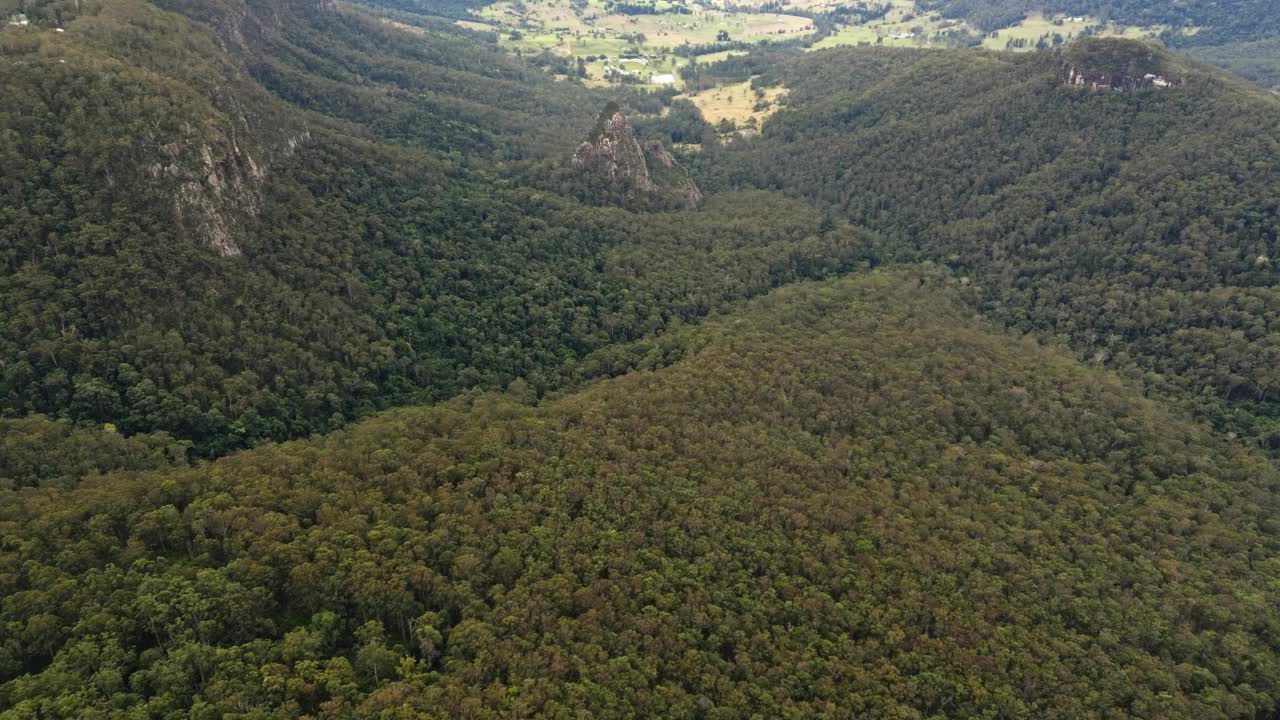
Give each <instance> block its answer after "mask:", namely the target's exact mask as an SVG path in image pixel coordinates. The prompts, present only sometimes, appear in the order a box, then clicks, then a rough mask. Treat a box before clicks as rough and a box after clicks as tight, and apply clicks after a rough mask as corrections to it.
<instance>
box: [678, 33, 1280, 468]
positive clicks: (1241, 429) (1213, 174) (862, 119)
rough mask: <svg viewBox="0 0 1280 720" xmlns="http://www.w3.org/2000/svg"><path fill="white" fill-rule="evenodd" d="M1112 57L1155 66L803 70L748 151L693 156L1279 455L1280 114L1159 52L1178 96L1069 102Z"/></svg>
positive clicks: (946, 56) (974, 59)
mask: <svg viewBox="0 0 1280 720" xmlns="http://www.w3.org/2000/svg"><path fill="white" fill-rule="evenodd" d="M1125 52H1130V53H1132V54H1133V55H1134V58H1135V59H1141V58H1145V57H1147V55H1148V54H1149V53H1151V52H1152V50H1151V48H1149V47H1147V46H1143V45H1139V44H1136V43H1126V42H1122V41H1094V42H1091V43H1084V44H1082V45H1081V46H1080V48H1078V49H1074V50H1069V51H1068V52H1065V53H1036V54H1030V55H1025V56H1015V55H1010V54H997V53H986V52H968V51H966V52H965V53H964V62H959V61H957V58H958V56H957V55H956V54H952V53H921V52H883V51H878V50H875V49H870V48H868V49H850V50H845V51H831V52H824V53H817V54H814V55H812V56H809V57H805V58H800V59H798V60H794V61H792V62H789V63H787V64H785V65H784V66H783V67H782V69H780V70H775V71H774V72H775V74H776V75H777V76H778V77H779V78H780V79H781V80H782V81H783V82H784V83H785V84H786V86H787V87H788V88H789V93H790V94H789V98H790V99H789V102H788V106H787V108H786V109H785V110H783V111H782V112H779V113H778V114H776V115H774V116H773V117H772V118H771V119H770V120H769V122H768V123H766V125H765V126H764V130H763V134H762V137H761V139H760V140H759V141H758V142H756V143H749V144H748V143H744V144H736V145H729V146H725V147H724V148H722V149H721V150H719V151H716V152H712V153H704V154H703V156H702V162H701V164H700V168H701V169H702V171H703V172H702V177H700V180H701V181H702V183H703V187H704V188H709V189H712V190H715V189H723V188H726V187H739V186H744V185H745V186H754V187H761V188H767V189H773V190H781V191H783V192H788V193H795V194H800V195H803V196H805V197H807V198H810V199H812V200H814V201H816V202H818V203H819V204H821V205H824V206H828V207H831V208H834V209H835V210H837V211H839V212H842V213H843V214H845V215H846V216H847V217H848V218H849V219H850V220H851V221H853V222H855V223H857V224H860V225H862V226H865V227H868V228H870V229H872V230H875V231H876V232H878V233H879V235H880V236H881V237H882V238H884V240H885V243H884V245H883V246H882V250H881V251H882V252H883V253H884V254H886V255H894V254H897V255H898V256H899V257H911V258H925V259H931V260H934V261H936V262H941V263H945V264H947V265H949V266H950V267H952V268H953V269H954V270H955V271H956V272H958V273H959V274H961V275H965V276H968V277H970V278H971V279H972V280H973V282H974V283H975V285H976V286H977V287H978V288H979V290H980V297H981V307H982V309H983V310H984V311H986V312H988V313H990V314H991V315H992V316H993V317H995V318H998V319H1000V320H1001V321H1003V322H1006V323H1009V324H1011V325H1012V326H1014V327H1017V328H1019V329H1022V330H1024V331H1028V332H1036V333H1042V334H1046V335H1055V336H1058V337H1060V338H1062V339H1063V340H1064V341H1066V342H1068V343H1069V344H1070V345H1071V346H1072V347H1073V348H1075V349H1076V350H1077V352H1078V353H1079V355H1080V357H1082V358H1086V359H1090V360H1091V361H1098V362H1108V363H1112V364H1114V365H1115V366H1116V367H1123V368H1135V369H1137V370H1139V371H1141V374H1142V377H1143V378H1144V379H1145V381H1146V382H1147V384H1148V385H1149V387H1151V388H1152V389H1154V390H1157V391H1159V392H1162V393H1166V394H1168V395H1169V396H1177V397H1181V398H1184V399H1189V401H1190V402H1192V403H1193V404H1195V405H1196V406H1197V407H1198V409H1199V410H1200V411H1201V412H1202V413H1204V416H1205V417H1209V418H1212V419H1213V421H1214V422H1215V423H1216V424H1217V425H1218V426H1219V427H1221V428H1224V429H1226V430H1228V431H1231V432H1236V433H1238V434H1241V435H1244V436H1248V437H1250V438H1254V439H1258V440H1260V441H1261V442H1263V443H1264V444H1266V445H1267V446H1269V447H1271V448H1273V449H1274V448H1277V447H1280V405H1277V394H1276V393H1277V390H1280V385H1278V384H1277V383H1278V382H1280V376H1277V375H1276V371H1275V368H1277V367H1280V356H1277V353H1278V352H1280V334H1277V331H1276V327H1275V323H1276V321H1277V318H1280V315H1277V311H1276V308H1277V307H1280V295H1278V294H1277V292H1276V287H1277V285H1278V283H1280V275H1278V274H1277V273H1280V269H1278V268H1280V265H1277V261H1276V259H1277V252H1278V251H1280V248H1277V246H1276V237H1277V235H1278V234H1280V220H1278V218H1280V215H1278V214H1277V205H1276V198H1277V197H1280V166H1277V165H1276V164H1275V163H1269V162H1265V161H1260V158H1270V157H1275V156H1276V154H1277V152H1280V147H1277V137H1280V127H1278V125H1280V120H1278V118H1280V114H1277V112H1276V110H1277V109H1278V108H1280V101H1278V100H1277V98H1274V97H1272V96H1271V95H1270V94H1267V93H1263V92H1261V91H1257V90H1255V89H1253V88H1250V87H1248V86H1245V85H1244V84H1243V83H1241V82H1239V81H1237V80H1234V79H1232V78H1230V77H1229V76H1226V75H1225V74H1222V73H1219V72H1216V71H1212V70H1209V69H1207V68H1204V67H1201V66H1199V65H1197V64H1195V63H1193V62H1191V61H1189V60H1185V59H1180V58H1177V57H1175V56H1172V55H1169V54H1166V53H1163V52H1162V51H1157V52H1158V54H1159V55H1161V56H1162V57H1161V58H1160V59H1159V68H1158V70H1159V72H1162V73H1168V74H1169V77H1170V78H1171V79H1173V78H1176V79H1177V80H1179V81H1183V82H1184V84H1183V85H1181V86H1178V87H1169V88H1163V89H1162V88H1158V87H1150V88H1146V89H1138V90H1135V91H1132V92H1115V91H1111V90H1107V91H1105V92H1093V91H1089V90H1081V89H1076V88H1071V87H1066V86H1065V85H1066V83H1065V82H1064V69H1066V68H1069V67H1070V66H1071V65H1072V64H1081V65H1082V67H1084V68H1085V69H1086V70H1089V69H1096V68H1104V69H1105V70H1106V71H1107V72H1110V71H1112V70H1113V69H1114V68H1116V67H1126V66H1127V65H1128V63H1127V61H1124V58H1123V57H1120V56H1121V55H1123V53H1125ZM1099 53H1101V56H1100V57H1098V54H1099ZM1135 67H1145V66H1140V65H1139V66H1135ZM1149 72H1150V71H1149V70H1141V69H1140V70H1139V71H1138V73H1139V75H1140V76H1142V77H1145V74H1146V73H1149Z"/></svg>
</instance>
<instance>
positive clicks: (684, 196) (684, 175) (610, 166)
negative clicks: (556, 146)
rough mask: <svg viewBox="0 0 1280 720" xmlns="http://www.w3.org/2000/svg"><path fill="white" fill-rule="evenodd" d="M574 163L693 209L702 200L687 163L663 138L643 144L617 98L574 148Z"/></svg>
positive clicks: (597, 173)
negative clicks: (678, 160) (677, 159)
mask: <svg viewBox="0 0 1280 720" xmlns="http://www.w3.org/2000/svg"><path fill="white" fill-rule="evenodd" d="M573 166H574V167H576V168H579V169H582V170H585V171H587V172H590V173H592V174H594V175H597V176H599V177H601V178H603V179H606V180H608V181H609V182H611V183H617V182H622V183H627V184H629V185H630V186H631V187H632V188H634V189H635V190H636V191H638V192H643V193H658V194H662V195H666V196H669V197H671V198H673V199H674V200H676V201H677V204H680V205H682V206H684V207H687V208H689V209H694V208H697V207H698V206H699V205H700V204H701V203H702V191H700V190H699V189H698V186H697V185H695V184H694V182H693V180H692V179H691V178H690V177H689V173H688V172H687V171H686V170H685V169H684V167H683V166H682V165H680V163H678V162H676V159H675V158H674V157H672V156H671V153H669V152H667V148H666V147H665V146H664V145H663V144H662V143H661V142H660V141H657V140H653V141H649V142H646V143H645V144H644V145H643V146H642V145H641V144H640V141H639V140H638V139H636V134H635V130H634V129H633V128H632V127H631V121H630V120H628V119H627V116H626V115H625V114H624V113H623V112H622V109H621V108H619V107H618V105H617V104H616V103H613V102H610V103H609V104H608V105H606V106H605V108H604V111H602V112H601V113H600V117H599V118H598V119H597V120H596V124H595V127H594V128H593V129H592V131H591V134H590V135H588V136H587V139H586V140H584V141H583V142H582V143H581V144H579V145H578V148H577V150H575V151H574V153H573Z"/></svg>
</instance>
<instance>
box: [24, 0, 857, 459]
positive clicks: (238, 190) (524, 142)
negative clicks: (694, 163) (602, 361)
mask: <svg viewBox="0 0 1280 720" xmlns="http://www.w3.org/2000/svg"><path fill="white" fill-rule="evenodd" d="M163 5H164V6H166V7H169V8H172V10H173V11H166V10H163V9H161V8H160V7H157V6H156V5H152V4H149V3H146V2H141V0H122V2H119V3H106V4H95V3H91V2H86V3H85V4H84V5H83V6H82V8H81V12H80V13H79V15H77V16H76V18H75V19H74V20H73V21H71V22H69V23H68V25H67V28H66V30H67V31H66V32H65V33H54V32H52V31H51V30H49V29H47V28H46V29H42V30H39V31H27V30H22V31H16V30H15V31H12V32H6V33H5V34H3V42H5V43H6V45H5V48H6V49H5V53H6V56H5V57H6V58H8V57H10V56H11V57H12V58H13V61H12V62H4V63H0V74H2V75H3V83H4V86H5V87H6V91H8V90H10V89H12V91H13V98H14V103H13V104H10V105H9V106H8V107H6V108H5V109H4V110H2V111H0V123H2V124H3V127H4V128H5V129H6V131H7V132H6V133H5V134H4V135H3V138H4V139H3V142H0V159H3V161H4V167H5V174H4V181H3V185H2V186H0V187H2V188H3V192H2V193H0V218H3V220H4V222H3V223H0V318H2V319H0V413H3V414H4V415H17V416H20V415H25V414H27V413H32V412H36V413H44V414H47V415H49V416H51V417H60V418H65V419H70V420H74V421H77V422H81V423H86V424H90V425H95V426H101V425H102V424H103V423H112V424H114V425H115V426H116V427H117V428H118V429H119V430H120V431H121V432H123V433H125V434H132V433H150V432H157V431H158V432H164V433H167V434H169V435H170V436H172V437H174V438H177V439H182V440H189V441H191V442H193V443H194V447H195V449H196V451H197V452H198V453H200V454H203V455H217V454H222V453H225V452H228V451H231V450H234V449H237V448H241V447H246V446H251V445H253V444H256V443H257V442H260V441H262V440H265V439H275V440H283V439H287V438H291V437H297V436H305V435H308V434H312V433H317V432H324V431H327V430H330V429H333V428H335V427H338V426H340V425H341V424H342V423H344V422H346V421H349V420H351V419H353V418H357V417H361V416H364V415H368V414H370V413H372V412H375V411H377V410H379V409H382V408H386V407H390V406H393V405H397V404H403V403H407V402H412V401H416V400H423V399H432V400H433V399H439V398H444V397H448V396H450V395H452V394H454V393H456V392H459V391H460V390H463V389H466V388H469V387H474V386H481V387H490V388H493V387H504V386H505V385H506V384H507V383H509V382H511V381H512V380H514V379H516V378H525V379H526V380H527V381H528V382H529V383H531V385H532V386H533V388H534V391H535V392H537V393H541V392H545V391H546V390H547V389H550V388H553V387H557V386H559V385H560V384H561V383H562V382H564V381H565V380H566V379H571V378H572V377H573V376H574V372H575V370H574V365H575V363H576V361H577V360H578V359H579V358H581V357H583V356H585V355H586V354H589V353H591V352H594V351H595V350H597V349H599V348H601V347H602V346H604V345H605V344H608V343H611V342H617V341H631V340H635V339H637V338H640V337H643V336H645V335H646V334H649V333H653V332H657V331H660V330H662V329H663V328H664V327H665V326H666V325H667V324H669V323H672V322H676V323H679V322H684V321H689V320H692V319H695V318H697V317H700V316H701V315H703V314H705V313H707V312H709V311H710V310H711V309H714V308H715V307H717V306H718V305H720V304H722V303H724V302H728V301H730V300H734V299H739V298H742V297H747V296H750V295H753V294H759V293H761V292H764V291H766V290H768V289H769V288H771V287H773V286H775V285H778V284H781V283H783V282H788V281H791V280H794V279H802V278H815V277H823V276H826V275H827V274H830V273H833V272H837V271H842V270H848V269H850V268H852V267H854V266H855V265H856V263H857V262H859V261H860V260H859V258H860V257H861V255H860V253H862V249H865V248H866V247H867V246H868V243H864V242H860V241H857V239H856V235H855V234H854V233H853V231H851V230H849V229H848V228H847V227H841V228H837V227H835V226H834V225H832V224H831V223H829V222H827V223H824V222H823V220H822V218H821V217H820V216H819V215H818V214H817V213H816V212H814V211H813V210H811V209H809V208H806V207H805V206H804V205H803V204H801V203H798V202H794V201H783V200H780V199H773V198H761V197H758V196H750V197H739V198H732V197H730V198H725V199H723V200H722V201H720V202H719V203H715V204H713V210H712V212H711V213H709V214H697V215H695V214H683V213H679V214H671V213H667V214H663V215H659V216H649V215H648V214H645V213H636V212H624V211H621V210H612V209H601V208H598V207H595V206H592V205H584V204H581V203H579V202H578V201H576V200H574V199H572V197H569V196H572V195H580V196H583V197H593V196H594V195H598V194H599V193H598V192H597V191H596V189H595V188H590V187H588V188H583V187H581V185H575V184H574V183H575V182H576V183H587V184H590V183H589V182H587V180H584V179H582V178H575V179H574V180H573V181H571V182H568V183H567V184H563V183H559V182H558V181H556V180H555V179H554V178H553V176H555V173H547V172H543V170H544V169H545V166H544V165H536V166H529V165H527V164H524V163H514V164H513V163H512V162H511V161H512V160H513V159H516V158H530V157H536V158H543V160H542V161H540V162H550V161H549V160H546V158H549V157H555V153H560V154H561V156H560V157H561V159H560V160H559V162H560V163H561V164H562V165H567V163H568V156H569V154H570V153H571V152H572V149H573V147H574V145H575V144H576V143H577V141H578V140H579V139H580V137H581V132H584V131H585V128H586V127H587V126H589V124H590V122H591V120H592V116H593V114H594V113H595V112H596V111H598V109H599V107H600V105H602V104H603V102H601V100H602V98H601V96H600V95H598V94H595V93H593V92H590V91H588V90H586V89H585V88H582V87H579V86H573V85H567V84H565V83H555V82H553V81H552V80H551V79H550V78H547V77H544V76H542V75H541V73H540V71H537V70H535V69H532V68H530V67H529V66H527V65H524V64H522V63H520V62H518V61H516V60H515V59H513V58H509V57H506V56H505V55H503V54H502V53H501V52H499V51H498V50H496V49H494V48H492V47H488V46H486V45H485V44H484V43H483V42H480V41H478V40H477V39H475V38H474V37H471V35H470V34H468V33H465V32H463V31H456V32H453V31H446V29H443V28H441V27H437V26H435V25H432V24H430V23H426V24H425V25H424V27H422V28H420V29H421V31H422V33H423V34H414V33H410V32H406V31H403V30H398V29H394V28H392V27H390V26H388V25H386V24H385V23H382V22H381V21H380V20H379V19H378V18H376V17H373V16H370V15H367V14H364V13H363V12H361V11H358V10H354V9H341V8H339V9H338V10H334V9H332V8H330V7H328V6H327V5H323V4H322V5H321V6H317V7H315V8H311V7H309V5H308V4H307V3H304V2H302V1H301V0H298V1H297V2H280V3H274V4H262V5H259V4H249V5H248V6H245V5H244V4H237V3H235V2H231V1H230V0H228V2H178V0H166V2H165V3H163ZM175 11H181V13H179V12H175ZM255 78H256V79H260V80H261V81H262V83H263V84H264V85H265V86H266V87H267V88H270V89H272V90H276V91H277V92H279V93H280V96H282V97H283V99H284V100H287V101H290V102H292V103H295V104H294V105H293V106H290V105H289V104H288V103H286V102H282V99H281V97H273V96H272V95H271V94H270V93H268V92H266V91H265V90H264V89H263V86H261V85H259V84H258V83H257V82H255ZM653 102H654V103H655V104H658V105H659V106H660V103H659V102H658V101H657V100H654V101H653ZM580 111H581V112H580ZM553 164H554V163H553ZM530 167H531V168H532V169H526V168H530ZM535 173H536V176H535V178H536V180H537V187H541V188H543V189H541V190H532V189H529V185H530V181H529V178H530V176H531V175H534V174H535ZM543 176H546V178H553V179H551V180H548V179H545V178H544V177H543ZM556 177H558V176H556ZM229 188H233V189H234V190H233V189H229ZM206 200H207V201H209V202H208V203H206V202H205V201H206ZM193 208H194V209H195V210H198V211H199V212H195V211H194V210H193V211H192V212H193V213H194V214H191V215H190V216H188V214H186V213H185V212H184V211H186V210H192V209H193ZM739 208H740V209H739ZM719 213H730V214H733V215H735V216H738V217H741V218H743V219H745V220H750V221H751V222H750V224H747V223H723V222H721V221H720V220H719V219H718V217H719ZM185 219H192V220H193V222H191V223H185V222H183V221H184V220H185ZM223 219H225V220H226V222H225V223H224V224H219V222H220V220H223ZM206 221H207V222H206ZM209 222H213V224H214V225H215V226H216V227H218V228H221V229H222V230H225V231H226V234H219V233H217V232H214V233H208V232H203V233H202V232H201V230H202V229H204V230H207V229H208V227H209V225H208V223H209ZM217 239H221V240H225V241H226V244H222V245H219V244H218V243H216V242H214V240H217ZM211 246H212V247H211ZM673 247H676V248H680V249H681V251H680V252H674V253H673V252H672V251H671V250H672V248H673ZM232 250H233V252H232ZM615 253H616V257H617V258H622V259H623V260H622V261H620V262H625V263H628V264H627V265H625V266H624V265H620V264H618V263H617V262H615V259H614V258H615ZM659 253H660V254H661V255H662V256H661V257H660V258H652V259H650V260H645V258H648V257H650V256H652V255H656V254H659ZM219 255H224V256H226V257H219ZM672 261H674V266H673V263H672ZM646 266H649V267H653V266H662V267H665V268H666V269H667V274H666V275H664V276H663V277H657V276H654V275H652V274H647V273H645V272H644V271H643V268H644V267H646ZM635 268H641V269H635ZM708 273H709V274H708ZM38 480H39V478H32V479H31V481H32V482H35V481H38Z"/></svg>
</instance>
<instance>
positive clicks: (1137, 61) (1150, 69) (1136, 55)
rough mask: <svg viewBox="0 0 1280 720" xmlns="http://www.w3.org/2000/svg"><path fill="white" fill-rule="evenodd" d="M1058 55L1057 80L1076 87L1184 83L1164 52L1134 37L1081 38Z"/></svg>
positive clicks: (1123, 88) (1118, 87)
mask: <svg viewBox="0 0 1280 720" xmlns="http://www.w3.org/2000/svg"><path fill="white" fill-rule="evenodd" d="M1059 58H1060V59H1059V64H1058V79H1059V81H1061V82H1062V84H1064V85H1066V86H1067V87H1070V88H1075V89H1079V90H1094V91H1098V90H1114V91H1119V92H1131V91H1134V90H1142V89H1144V88H1157V89H1164V88H1172V87H1178V86H1181V85H1182V84H1183V83H1184V82H1185V80H1184V78H1183V76H1182V73H1181V72H1180V71H1179V69H1178V68H1177V67H1175V66H1174V63H1172V62H1171V61H1170V59H1169V57H1168V54H1167V53H1166V52H1165V51H1163V50H1161V49H1159V48H1156V47H1154V46H1152V45H1148V44H1146V43H1143V42H1138V41H1134V40H1117V39H1113V38H1107V39H1101V38H1089V39H1085V40H1080V41H1078V42H1077V43H1075V44H1073V45H1072V46H1071V47H1070V48H1068V49H1067V50H1066V51H1065V52H1064V53H1062V54H1061V55H1060V56H1059Z"/></svg>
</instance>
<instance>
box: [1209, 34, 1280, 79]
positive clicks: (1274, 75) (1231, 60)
mask: <svg viewBox="0 0 1280 720" xmlns="http://www.w3.org/2000/svg"><path fill="white" fill-rule="evenodd" d="M1186 51H1187V52H1189V53H1191V54H1192V55H1193V56H1195V57H1197V58H1199V59H1201V60H1204V61H1205V62H1210V63H1213V64H1214V65H1217V66H1219V67H1224V68H1226V69H1228V70H1230V71H1231V72H1233V73H1235V74H1237V75H1239V76H1241V77H1243V78H1247V79H1249V80H1252V81H1254V82H1256V83H1258V84H1259V85H1261V86H1263V87H1265V88H1268V89H1271V90H1278V89H1280V38H1275V39H1270V40H1258V41H1255V42H1241V43H1229V44H1226V45H1219V46H1216V47H1194V48H1187V49H1186Z"/></svg>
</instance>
